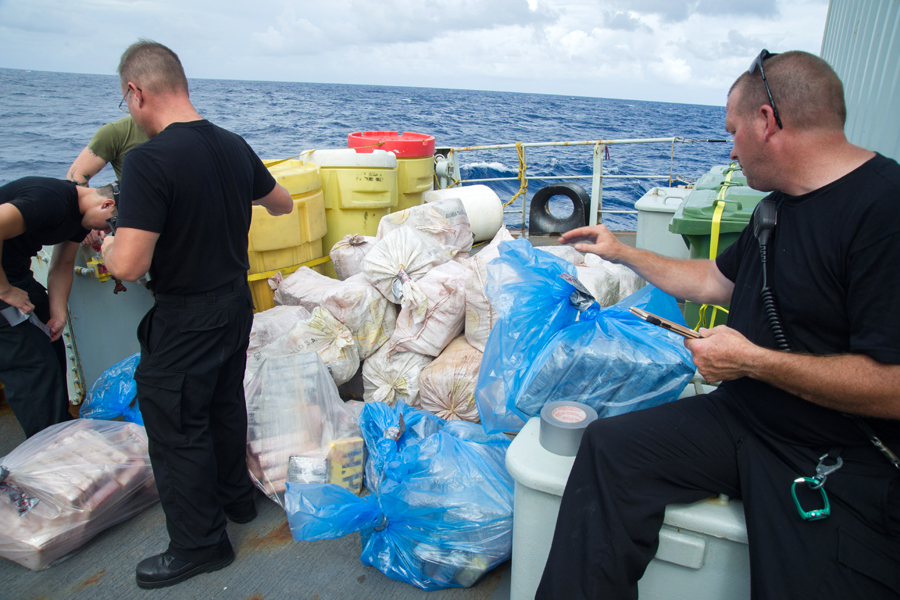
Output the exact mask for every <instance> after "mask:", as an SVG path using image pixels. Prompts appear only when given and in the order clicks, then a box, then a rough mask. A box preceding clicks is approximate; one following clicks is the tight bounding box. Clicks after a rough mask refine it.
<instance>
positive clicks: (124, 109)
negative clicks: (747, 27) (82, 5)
mask: <svg viewBox="0 0 900 600" xmlns="http://www.w3.org/2000/svg"><path fill="white" fill-rule="evenodd" d="M751 72H752V71H751ZM136 89H137V91H139V92H143V91H144V90H142V89H141V88H136ZM130 93H131V88H128V91H127V92H125V93H124V94H123V95H122V100H121V101H119V110H121V111H122V112H123V113H125V114H126V115H127V114H131V111H130V110H128V103H127V102H126V100H128V94H130ZM770 97H771V95H770Z"/></svg>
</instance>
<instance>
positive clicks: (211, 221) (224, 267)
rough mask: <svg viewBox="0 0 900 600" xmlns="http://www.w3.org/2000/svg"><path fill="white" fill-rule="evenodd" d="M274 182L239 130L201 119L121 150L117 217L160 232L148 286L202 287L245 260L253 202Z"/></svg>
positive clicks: (176, 290)
mask: <svg viewBox="0 0 900 600" xmlns="http://www.w3.org/2000/svg"><path fill="white" fill-rule="evenodd" d="M274 187H275V180H274V178H273V177H272V175H271V174H270V173H269V171H268V170H267V169H266V168H265V166H263V164H262V161H260V160H259V157H258V156H257V155H256V153H255V152H253V150H252V149H251V148H250V146H249V145H248V144H247V142H245V141H244V140H243V138H241V137H240V136H238V135H236V134H234V133H231V132H229V131H226V130H224V129H222V128H221V127H217V126H216V125H213V124H212V123H210V122H209V121H205V120H202V121H191V122H187V123H173V124H171V125H169V126H168V127H166V128H165V129H164V130H163V131H162V132H160V134H159V135H157V136H156V137H155V138H153V139H151V140H150V141H149V142H146V143H144V144H142V145H141V146H138V147H137V148H135V149H133V150H132V151H131V152H129V153H128V154H127V155H126V156H125V164H124V166H123V169H122V182H121V197H120V200H119V219H118V223H117V225H118V226H119V227H132V228H135V229H143V230H145V231H152V232H155V233H159V239H158V240H157V242H156V248H155V249H154V251H153V260H152V262H151V265H150V276H151V279H152V287H153V289H154V291H156V292H157V293H162V294H193V293H198V292H206V291H209V290H213V289H216V288H218V287H220V286H222V285H224V284H226V283H229V282H231V281H233V280H234V279H235V278H237V277H238V276H240V275H241V274H245V273H246V272H247V270H248V269H249V268H250V265H249V262H248V260H247V242H248V238H247V234H248V232H249V230H250V217H251V208H252V205H251V202H252V201H253V200H257V199H259V198H262V197H263V196H265V195H267V194H268V193H269V192H271V191H272V190H273V189H274Z"/></svg>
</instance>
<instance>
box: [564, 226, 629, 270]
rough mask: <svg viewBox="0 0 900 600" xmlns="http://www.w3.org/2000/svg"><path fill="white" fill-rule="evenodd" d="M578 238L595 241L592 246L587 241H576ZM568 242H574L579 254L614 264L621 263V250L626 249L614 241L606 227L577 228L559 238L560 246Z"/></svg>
mask: <svg viewBox="0 0 900 600" xmlns="http://www.w3.org/2000/svg"><path fill="white" fill-rule="evenodd" d="M579 238H594V240H595V241H594V243H593V244H591V243H589V242H588V241H576V240H578V239H579ZM570 240H571V241H575V249H576V250H578V251H579V252H590V253H592V254H596V255H597V256H599V257H601V258H603V259H605V260H608V261H610V262H614V263H618V262H621V259H622V250H623V249H625V248H627V246H625V244H623V243H622V242H620V241H619V240H618V239H616V236H614V235H613V234H612V232H611V231H610V230H609V229H607V227H606V225H591V226H589V227H579V228H578V229H573V230H571V231H567V232H565V233H564V234H562V235H561V236H559V243H560V244H566V243H571V242H570Z"/></svg>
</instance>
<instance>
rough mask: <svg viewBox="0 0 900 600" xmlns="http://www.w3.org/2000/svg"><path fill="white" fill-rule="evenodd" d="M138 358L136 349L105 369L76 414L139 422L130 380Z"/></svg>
mask: <svg viewBox="0 0 900 600" xmlns="http://www.w3.org/2000/svg"><path fill="white" fill-rule="evenodd" d="M140 360H141V353H140V352H138V353H136V354H132V355H131V356H129V357H128V358H126V359H125V360H122V361H119V362H117V363H116V364H114V365H113V366H111V367H110V368H108V369H107V370H105V371H104V372H103V374H102V375H100V377H98V378H97V380H96V381H95V382H94V383H93V384H92V385H91V387H90V389H89V390H88V393H87V395H86V396H85V397H84V402H82V403H81V408H80V409H79V411H78V416H79V417H81V418H82V419H106V420H111V419H117V418H119V417H122V418H123V419H124V420H125V421H127V422H129V423H137V424H138V425H143V424H144V419H143V417H141V411H140V409H139V408H138V402H137V385H136V384H135V383H134V370H135V369H136V368H137V365H138V362H140Z"/></svg>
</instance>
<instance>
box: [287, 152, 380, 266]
mask: <svg viewBox="0 0 900 600" xmlns="http://www.w3.org/2000/svg"><path fill="white" fill-rule="evenodd" d="M300 160H302V161H304V162H308V163H315V164H317V165H319V167H320V172H321V175H322V192H324V194H325V222H326V224H327V231H326V233H325V235H324V236H323V237H322V249H323V251H324V252H325V253H330V252H331V248H332V247H333V246H334V245H335V244H336V243H337V242H338V241H340V240H341V239H343V238H344V236H346V235H355V234H359V235H364V236H374V235H375V233H376V232H377V231H378V222H379V221H381V217H383V216H385V215H386V214H388V213H389V212H391V208H392V207H394V206H397V157H396V155H394V153H393V152H385V151H384V150H374V151H372V152H365V153H361V152H357V151H356V150H354V149H352V148H340V149H335V150H308V151H306V152H304V153H302V154H301V155H300ZM323 272H324V273H325V274H326V275H329V276H330V277H335V278H336V277H337V274H336V273H335V271H334V267H333V266H332V265H331V263H327V264H326V265H323Z"/></svg>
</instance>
